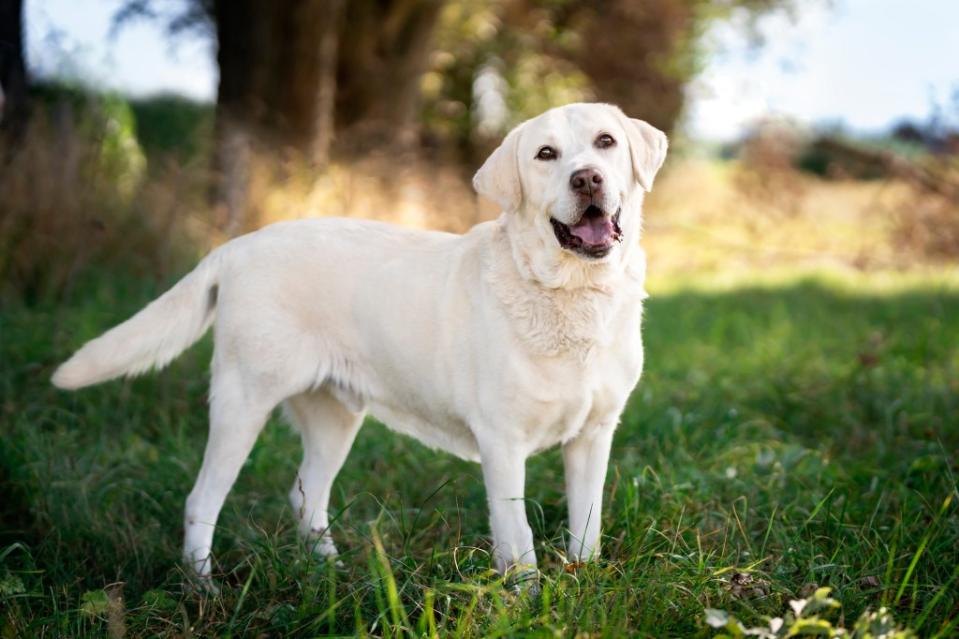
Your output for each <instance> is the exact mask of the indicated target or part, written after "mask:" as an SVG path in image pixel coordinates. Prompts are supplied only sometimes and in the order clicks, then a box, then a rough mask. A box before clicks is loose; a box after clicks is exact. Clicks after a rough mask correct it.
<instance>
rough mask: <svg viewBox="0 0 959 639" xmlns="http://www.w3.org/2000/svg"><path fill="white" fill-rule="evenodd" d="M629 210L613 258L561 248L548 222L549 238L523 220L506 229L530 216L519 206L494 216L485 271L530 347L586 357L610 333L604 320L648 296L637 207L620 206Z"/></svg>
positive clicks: (538, 351)
mask: <svg viewBox="0 0 959 639" xmlns="http://www.w3.org/2000/svg"><path fill="white" fill-rule="evenodd" d="M637 208H638V207H637ZM627 214H629V215H635V216H636V217H635V218H633V220H634V221H633V223H632V224H629V225H628V228H624V238H623V244H622V245H621V246H619V247H616V248H615V249H614V258H613V259H611V260H608V261H605V260H604V261H596V262H591V261H588V260H584V259H582V258H579V257H577V256H575V255H572V254H570V253H569V252H568V251H564V250H562V249H559V248H558V247H557V246H556V245H555V240H554V239H553V237H551V235H552V230H551V229H549V234H550V236H549V237H548V242H550V244H547V241H544V237H543V236H544V234H543V233H535V232H529V229H528V228H527V231H526V232H511V229H510V226H511V225H513V224H528V222H526V221H524V220H521V219H518V216H517V214H516V213H504V214H503V215H502V216H501V217H500V218H499V220H497V222H496V226H495V228H494V231H493V237H492V243H491V246H490V251H492V252H493V253H494V255H491V256H490V257H491V258H492V259H489V260H487V262H486V265H485V268H484V271H485V279H486V281H487V283H488V284H489V286H490V288H491V289H492V291H493V293H494V294H495V296H496V298H497V299H498V300H499V302H500V303H501V304H503V307H504V309H505V310H506V312H507V313H508V314H509V315H510V316H512V318H513V319H514V320H515V323H514V325H515V326H517V327H519V332H520V335H519V337H520V339H522V340H523V341H524V342H525V343H526V344H527V346H528V347H529V348H530V349H531V350H532V351H533V352H534V353H536V354H539V355H548V356H556V355H562V354H567V353H568V354H573V355H574V356H576V357H578V358H579V359H581V360H583V361H585V360H587V359H588V358H589V353H590V352H591V351H592V349H593V347H594V346H598V345H602V344H604V343H606V342H611V341H612V340H613V339H615V335H613V334H611V331H609V330H607V328H608V327H609V325H610V323H611V321H612V319H613V317H614V316H615V315H616V314H617V312H618V311H619V310H620V309H622V308H623V307H624V306H625V305H629V304H639V303H641V302H642V300H643V299H645V297H646V292H645V289H644V284H645V276H646V256H645V253H644V252H643V249H642V247H640V245H639V235H640V218H639V211H638V210H633V211H629V212H627V211H625V210H624V211H623V215H627ZM540 217H542V216H540ZM527 219H528V218H527ZM533 219H536V218H533ZM546 224H547V225H548V224H549V223H548V221H547V222H546ZM536 243H538V244H539V245H538V246H533V244H536Z"/></svg>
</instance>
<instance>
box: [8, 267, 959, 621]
mask: <svg viewBox="0 0 959 639" xmlns="http://www.w3.org/2000/svg"><path fill="white" fill-rule="evenodd" d="M135 289H136V287H135V286H134V285H123V286H121V285H117V286H116V287H104V288H102V289H99V290H96V291H94V292H93V294H91V295H89V296H88V297H85V298H84V299H82V300H79V301H77V302H76V303H75V304H69V305H67V306H65V307H62V308H26V307H22V306H17V305H6V306H5V307H4V309H3V310H2V317H0V320H2V326H3V337H2V344H0V348H2V352H0V361H2V362H3V370H2V376H0V389H2V398H0V402H2V403H0V406H2V416H3V439H2V443H0V483H2V494H3V503H2V505H0V518H2V521H0V524H2V525H0V552H3V549H4V548H7V549H8V550H9V549H12V550H10V551H9V552H7V554H5V555H3V564H4V565H3V567H2V568H0V570H3V571H5V572H4V574H0V580H4V579H5V580H6V581H2V582H0V597H2V598H6V599H5V602H6V603H5V604H4V605H5V606H6V610H7V612H6V613H5V614H6V615H7V617H6V623H7V625H8V627H11V628H13V629H15V630H17V631H26V630H30V631H31V632H34V631H37V630H38V629H39V628H41V627H56V628H60V629H61V630H63V629H64V628H71V629H72V631H71V632H73V633H74V634H85V633H92V634H96V633H97V632H98V629H100V630H102V624H104V623H107V622H106V621H105V619H106V617H107V616H108V615H106V613H103V614H100V613H97V612H96V611H93V612H92V613H91V612H90V610H89V609H84V607H83V606H84V603H83V601H81V598H82V597H83V595H84V593H87V592H89V591H97V592H98V591H99V590H100V589H103V588H104V587H105V586H107V585H108V584H111V583H113V582H122V584H123V586H122V591H123V594H124V597H125V598H126V600H127V601H128V604H127V610H126V612H125V615H126V621H125V622H124V623H125V624H126V626H127V627H128V628H129V629H130V630H131V631H135V633H138V634H144V633H147V634H149V633H154V632H155V633H158V634H173V633H174V631H175V630H176V629H177V628H179V627H180V626H181V625H182V624H183V623H184V621H183V619H184V615H186V616H188V617H191V619H192V621H191V622H190V623H192V624H194V626H195V627H196V628H197V629H198V630H203V631H205V632H213V633H222V632H226V631H227V630H232V631H234V632H237V631H240V630H242V631H243V632H254V631H264V632H284V633H292V634H295V633H299V632H304V633H316V632H320V631H323V632H327V631H329V632H341V633H352V632H354V631H355V630H356V624H357V621H356V620H357V618H359V619H362V620H363V621H362V624H365V627H367V629H369V628H370V626H371V624H375V623H376V620H380V623H381V625H380V626H379V627H380V628H385V627H387V621H388V620H390V619H393V616H392V615H393V614H394V613H396V608H395V606H394V604H391V603H389V602H388V599H389V598H388V597H387V599H383V597H386V596H387V595H386V594H383V593H387V591H385V590H384V591H382V592H381V590H380V586H381V585H382V584H383V583H384V580H388V578H393V579H395V580H396V582H397V583H398V584H399V586H398V588H399V590H398V594H397V595H396V596H397V597H398V602H399V603H396V605H398V606H399V607H400V608H402V610H403V611H407V612H408V615H409V616H410V619H407V621H408V622H409V623H410V624H413V625H415V624H416V623H420V621H422V620H424V619H427V616H426V613H425V610H426V609H427V608H428V606H427V605H426V602H427V600H429V601H430V602H431V603H430V604H429V606H432V608H430V609H432V610H434V612H433V613H430V614H434V615H435V616H436V619H438V621H437V622H436V623H438V624H439V625H440V627H441V628H443V629H445V630H444V631H445V632H451V631H453V630H455V629H456V628H458V627H459V626H457V624H463V623H468V624H471V625H468V626H467V627H466V629H467V630H468V631H469V632H468V634H484V633H488V632H493V631H502V632H506V633H507V634H516V633H521V632H525V631H528V630H531V629H540V630H541V629H544V628H567V629H569V628H578V629H582V630H590V629H592V630H594V631H597V632H602V633H606V634H613V635H614V634H617V633H620V632H626V631H629V632H636V633H640V634H642V633H647V634H660V635H661V634H679V635H689V634H693V633H702V632H704V630H703V625H702V620H701V616H702V610H703V608H704V607H706V606H711V607H716V606H720V607H722V606H725V607H727V608H731V609H733V610H735V611H736V613H737V615H739V616H740V618H742V619H743V620H744V621H749V620H753V619H758V618H759V615H761V614H780V613H781V612H782V611H783V606H784V605H785V601H786V599H788V598H790V597H795V596H798V594H799V593H800V592H801V591H802V590H803V589H804V588H808V587H809V585H810V584H816V585H830V586H832V587H833V588H834V595H835V596H837V598H839V599H840V600H841V601H843V603H844V606H845V607H846V608H845V614H846V615H847V616H854V615H857V614H858V612H859V611H861V610H862V609H864V608H866V607H873V608H875V607H877V606H878V605H880V604H885V605H890V606H892V607H894V608H895V609H897V611H898V614H900V615H901V617H902V619H904V620H905V621H911V622H919V623H921V624H923V625H922V629H923V630H924V632H928V633H932V632H934V631H935V630H936V629H939V628H941V627H942V624H943V623H949V615H950V614H955V613H954V608H955V605H956V603H957V596H956V594H955V592H956V591H955V589H954V588H953V587H952V586H954V585H955V583H954V582H955V579H956V574H955V573H954V571H953V567H954V566H955V565H957V564H959V552H957V548H959V517H957V514H956V508H955V505H954V504H946V506H945V507H943V501H944V499H946V498H947V497H948V496H950V495H954V494H955V491H956V482H955V471H956V459H957V453H959V422H957V414H959V293H957V292H956V291H944V290H932V289H929V290H911V291H907V292H902V293H897V294H890V295H871V294H867V293H858V294H850V293H844V292H839V291H837V290H835V289H833V288H830V287H828V286H825V285H823V284H819V283H816V282H813V281H811V282H804V283H800V284H796V285H791V286H787V287H783V288H777V289H767V288H755V289H738V290H734V291H730V292H724V293H702V292H679V293H674V294H671V295H664V296H658V297H654V298H653V299H651V300H650V301H649V304H648V311H647V315H646V320H645V325H644V336H645V341H646V347H647V369H646V372H645V374H644V378H643V381H642V382H641V383H640V386H639V387H638V388H637V390H636V392H635V393H634V395H633V398H632V400H631V401H630V404H629V407H628V409H627V411H626V413H625V414H624V416H623V423H622V426H621V428H620V430H619V431H618V433H617V437H616V442H615V447H614V452H613V458H612V463H611V469H610V475H609V481H608V491H607V495H608V497H609V505H608V507H607V509H606V511H605V513H604V515H603V520H604V528H605V534H606V541H605V549H604V555H605V557H606V558H607V560H608V561H607V562H606V563H604V564H602V565H600V566H598V567H594V568H584V569H581V570H580V572H579V573H577V574H575V575H572V574H567V573H566V571H564V570H563V569H562V567H561V563H560V558H561V556H562V534H563V532H562V526H563V518H564V516H565V503H564V499H563V496H562V492H561V490H562V485H563V481H562V475H561V470H562V464H561V462H560V459H559V456H558V454H557V453H556V452H555V451H552V452H549V453H546V454H545V455H542V456H540V457H538V458H536V459H534V460H531V462H530V464H529V480H528V496H529V499H530V503H529V507H528V511H529V513H530V520H531V522H532V525H533V527H534V530H535V532H536V534H537V538H538V540H542V541H543V542H544V543H543V547H542V548H541V549H540V555H541V557H542V558H543V565H544V571H545V574H546V576H545V577H544V580H545V592H547V593H550V592H551V593H553V594H552V596H553V599H552V601H553V604H552V605H553V608H554V609H553V610H552V611H551V612H548V613H544V612H543V611H537V610H534V609H533V608H535V606H533V607H532V608H530V607H524V606H517V607H511V606H505V607H503V608H502V609H500V607H498V606H499V604H498V603H497V601H500V603H502V601H501V599H502V597H505V596H506V595H504V594H503V593H502V592H501V590H502V589H500V590H496V588H495V582H491V581H490V577H489V575H488V572H487V570H488V567H489V561H488V557H486V555H485V549H486V548H487V547H488V542H487V541H486V538H485V535H486V523H485V518H486V514H485V497H484V493H483V488H482V482H481V476H480V473H479V469H478V468H477V467H475V466H473V465H471V464H467V463H464V462H460V461H458V460H455V459H452V458H450V457H448V456H446V455H444V454H437V453H432V452H430V451H428V450H426V449H425V448H424V447H422V446H420V445H419V444H417V443H414V442H412V441H411V440H409V439H407V438H405V437H401V436H392V435H389V434H387V432H386V430H385V428H384V427H383V426H381V425H379V424H375V423H372V422H371V423H369V424H367V426H366V427H365V428H364V429H363V431H362V432H361V434H360V436H359V438H358V440H357V443H356V446H355V447H354V450H353V451H352V453H351V455H350V459H349V460H348V461H347V464H346V467H345V468H344V471H343V472H342V474H341V476H340V478H339V479H338V481H337V483H336V485H335V488H334V492H335V494H334V500H333V501H334V508H338V509H343V510H344V512H343V513H342V515H341V517H340V518H339V519H338V521H337V523H336V532H335V536H336V537H337V540H338V543H339V545H340V547H341V549H342V550H344V551H345V561H346V564H347V567H346V568H345V570H344V571H340V572H336V571H333V572H330V571H329V570H328V569H327V568H326V567H323V566H317V565H315V564H314V563H312V562H311V561H310V560H309V558H308V557H306V555H305V553H303V551H302V549H301V548H299V547H298V545H297V543H296V541H295V534H294V527H293V525H292V516H291V513H290V512H289V508H288V507H287V506H286V493H287V490H288V488H289V484H290V483H291V482H292V479H293V476H294V473H295V469H296V466H297V465H298V462H299V447H298V442H297V438H296V436H295V435H294V434H293V433H292V432H290V431H289V429H286V428H285V427H283V426H278V425H275V424H274V425H273V426H271V427H270V428H268V429H267V431H266V432H265V433H264V436H263V437H262V438H261V441H260V442H259V443H258V445H257V447H256V448H255V450H254V452H253V454H252V455H251V458H250V460H249V461H248V462H247V464H246V466H245V467H244V470H243V473H242V474H241V478H240V481H239V482H238V484H237V486H236V488H235V489H234V492H233V493H232V494H231V496H230V498H229V500H228V502H227V506H226V508H225V510H224V514H223V517H222V519H221V528H220V530H219V534H218V538H217V542H216V544H217V552H218V556H219V558H220V567H221V569H222V570H223V572H224V575H223V577H222V581H223V582H224V583H225V584H226V586H227V588H226V592H225V593H224V595H223V597H222V598H221V600H219V601H220V603H219V604H217V605H215V606H211V607H208V608H206V609H204V608H203V607H202V606H200V607H196V604H195V602H194V601H193V599H191V595H190V594H188V593H183V592H181V590H180V588H179V584H180V581H181V574H180V573H179V571H178V569H177V568H176V562H177V558H178V554H179V550H178V546H179V542H180V535H181V533H180V513H181V511H182V504H183V500H184V499H185V497H186V494H187V492H188V491H189V489H190V486H191V483H192V480H193V478H194V476H195V473H196V471H197V469H198V466H199V462H200V457H201V454H202V448H203V445H204V441H205V432H206V416H205V394H206V377H207V372H206V368H207V365H206V363H207V362H208V361H209V357H210V341H209V338H207V339H206V340H204V341H203V342H202V344H201V345H200V346H198V347H196V348H194V349H193V350H192V351H190V352H188V353H187V354H186V355H184V356H183V357H182V358H181V359H180V360H179V361H178V362H176V363H175V364H174V365H173V366H172V367H171V370H168V371H166V372H164V373H162V374H159V375H153V376H150V377H147V378H144V379H139V380H135V381H132V382H114V383H111V384H108V385H106V386H104V387H102V388H94V389H89V390H85V391H82V392H80V393H77V394H69V395H68V394H63V393H59V392H56V391H55V390H54V389H52V388H51V387H49V385H48V383H47V379H48V377H49V374H50V372H51V371H52V368H53V366H54V365H55V363H56V362H57V361H58V360H60V359H62V358H63V357H65V356H66V355H67V354H68V353H69V352H70V350H71V349H72V348H74V347H76V346H77V345H79V343H80V342H81V341H83V340H84V339H87V338H89V337H92V336H94V335H96V334H98V333H99V332H100V331H102V330H103V329H105V328H107V327H108V326H110V325H111V324H113V323H116V322H117V321H119V320H120V319H122V318H124V317H126V316H127V315H128V314H129V313H132V312H133V311H135V310H136V309H137V308H138V307H139V305H140V304H141V303H143V302H145V301H147V299H149V298H148V297H147V296H146V295H143V294H139V293H137V294H131V291H132V290H135ZM155 292H156V291H150V293H151V294H152V293H155ZM373 530H376V531H377V535H378V536H379V538H380V539H381V540H382V543H383V547H384V549H385V550H384V552H385V553H386V555H384V557H387V559H386V562H387V563H386V565H388V566H389V567H390V570H391V571H392V574H390V575H387V574H386V573H383V571H382V569H381V567H378V566H380V564H379V563H378V562H379V559H378V558H377V557H378V555H377V554H376V551H375V545H374V543H373V540H372V534H373V532H372V531H373ZM15 544H19V545H15ZM477 548H478V549H479V550H477ZM380 559H382V557H380ZM735 572H749V573H750V574H751V575H752V576H753V578H754V580H755V582H756V583H757V584H759V585H758V586H757V588H756V590H755V591H750V592H751V594H747V595H742V593H738V594H737V592H736V591H735V589H734V588H732V586H731V584H730V577H731V575H732V574H734V573H735ZM18 584H19V585H18ZM950 584H951V585H950ZM233 586H235V588H233ZM244 586H246V591H248V592H249V593H251V594H250V595H249V596H251V597H255V598H256V600H257V602H258V603H257V604H256V606H247V608H245V609H244V608H243V599H242V598H240V594H239V593H240V592H241V591H244ZM497 592H499V593H500V594H496V593H497ZM157 593H160V594H157ZM430 593H432V594H430ZM387 594H388V593H387ZM440 594H442V597H445V599H443V600H442V602H439V599H438V598H441V597H440ZM161 595H162V597H167V599H163V598H162V597H161ZM157 597H160V600H162V601H164V602H166V603H162V605H161V604H156V602H155V600H157ZM431 598H432V599H431ZM498 598H499V599H498ZM384 601H387V603H386V604H384V603H383V602H384ZM151 602H153V603H151ZM191 602H193V603H191ZM184 606H186V607H185V608H184ZM231 606H235V607H231ZM384 606H385V607H384ZM470 606H473V608H470ZM477 606H478V608H477ZM181 608H182V611H181ZM474 609H475V610H474ZM84 610H86V612H84ZM471 610H473V612H470V611H471ZM476 610H482V614H480V613H479V612H476ZM951 610H952V611H953V612H951V613H950V611H951ZM183 611H186V612H183ZM204 611H205V612H204ZM101 612H102V611H101ZM407 612H404V614H407ZM397 614H398V613H397ZM197 615H199V617H198V616H197ZM204 615H205V616H204ZM471 615H472V616H471ZM401 617H402V615H401ZM413 617H415V618H416V619H419V620H420V621H415V620H413V619H412V618H413ZM464 619H467V620H468V621H464ZM422 622H423V623H426V622H425V621H422ZM390 623H393V622H392V621H391V622H390ZM396 623H398V624H399V625H402V623H400V622H396ZM427 625H428V624H427ZM397 627H399V626H397ZM381 631H382V630H381Z"/></svg>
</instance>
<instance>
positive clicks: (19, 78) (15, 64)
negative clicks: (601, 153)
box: [0, 0, 30, 145]
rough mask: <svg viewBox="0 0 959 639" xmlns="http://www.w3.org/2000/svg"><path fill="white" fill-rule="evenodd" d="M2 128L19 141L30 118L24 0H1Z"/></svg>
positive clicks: (9, 139)
mask: <svg viewBox="0 0 959 639" xmlns="http://www.w3.org/2000/svg"><path fill="white" fill-rule="evenodd" d="M0 89H2V91H0V132H2V135H3V137H4V138H6V141H7V143H8V144H11V145H16V143H17V142H18V141H19V139H20V137H21V136H22V135H23V132H24V128H25V127H26V123H27V119H28V118H29V114H30V109H29V84H28V81H27V67H26V63H25V61H24V55H23V0H0Z"/></svg>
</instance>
